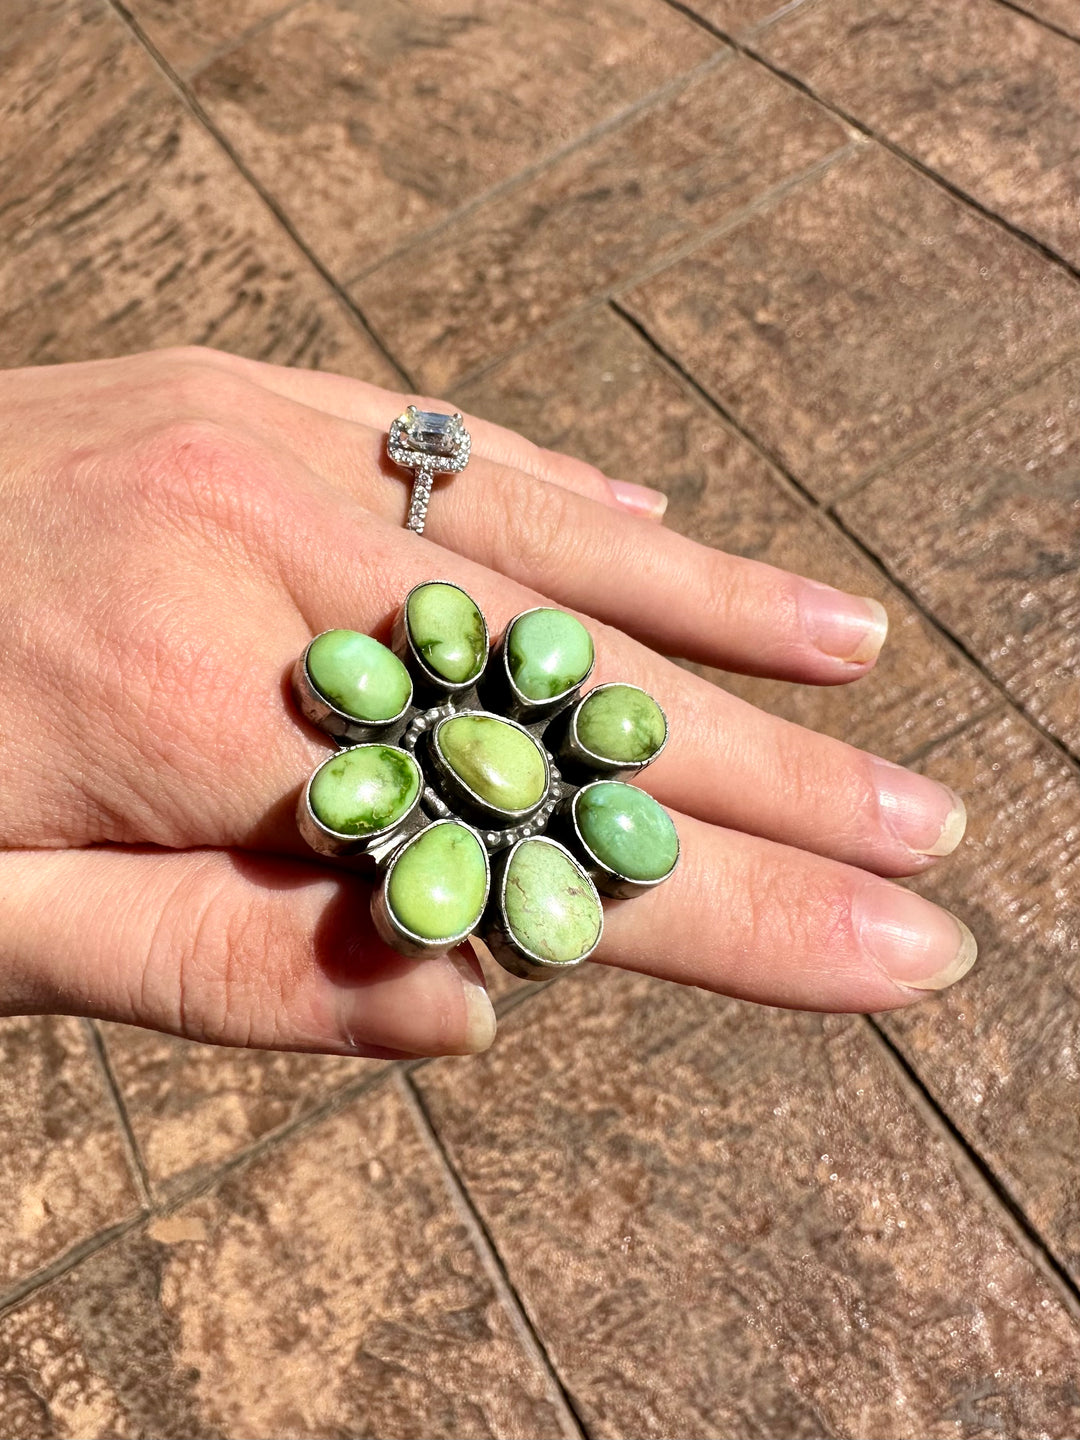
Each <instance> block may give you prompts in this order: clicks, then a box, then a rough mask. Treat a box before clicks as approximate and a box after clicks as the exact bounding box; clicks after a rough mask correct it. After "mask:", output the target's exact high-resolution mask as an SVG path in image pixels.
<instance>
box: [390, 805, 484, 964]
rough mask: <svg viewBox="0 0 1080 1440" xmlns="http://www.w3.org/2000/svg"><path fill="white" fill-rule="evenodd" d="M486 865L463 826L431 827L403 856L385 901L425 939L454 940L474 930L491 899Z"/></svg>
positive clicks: (477, 844)
mask: <svg viewBox="0 0 1080 1440" xmlns="http://www.w3.org/2000/svg"><path fill="white" fill-rule="evenodd" d="M487 888H488V887H487V864H486V861H485V858H484V851H483V848H482V846H481V844H480V841H479V840H478V839H477V837H476V836H475V835H474V834H473V832H472V831H471V830H467V829H466V828H465V826H464V825H458V824H457V823H456V822H450V823H449V824H446V825H432V826H431V827H430V828H429V829H427V830H422V831H421V832H420V834H419V835H417V836H416V838H415V839H414V840H410V841H409V843H408V844H407V845H406V846H405V848H404V849H403V850H402V851H401V853H400V854H399V855H398V858H397V860H396V861H395V863H394V868H393V870H392V871H391V872H390V881H389V884H388V885H387V887H386V900H387V904H388V905H389V907H390V910H391V912H392V913H393V915H394V916H395V918H396V919H397V920H398V921H399V922H400V924H402V925H403V926H404V927H405V929H406V930H411V931H412V933H413V934H414V935H420V936H422V937H423V939H425V940H452V939H453V938H454V937H455V936H456V935H462V934H464V933H465V932H466V931H469V930H471V929H472V928H473V927H474V926H475V925H476V924H477V922H478V921H479V919H480V915H481V913H482V912H483V909H484V905H485V903H486V901H487Z"/></svg>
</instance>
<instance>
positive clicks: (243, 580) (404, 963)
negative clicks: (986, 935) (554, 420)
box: [0, 350, 975, 1054]
mask: <svg viewBox="0 0 1080 1440" xmlns="http://www.w3.org/2000/svg"><path fill="white" fill-rule="evenodd" d="M405 403H406V399H405V397H402V396H399V395H394V394H392V393H390V392H388V391H384V390H379V389H377V388H375V387H374V386H370V385H364V384H361V383H359V382H357V381H353V380H348V379H344V378H341V377H338V376H332V375H320V374H314V373H310V372H300V371H291V370H285V369H278V368H275V367H272V366H267V365H260V364H257V363H255V362H251V361H245V360H240V359H237V358H235V357H232V356H228V355H223V354H217V353H215V352H212V351H201V350H184V351H176V350H174V351H163V352H159V353H156V354H152V355H140V356H133V357H130V358H127V359H123V360H112V361H104V362H95V363H92V364H83V365H68V366H60V367H55V368H49V369H37V370H21V371H11V372H7V373H5V374H2V375H0V462H2V472H0V473H2V474H3V477H4V478H3V481H2V486H3V491H2V494H3V509H2V511H0V555H2V558H3V564H2V568H0V616H2V630H0V634H2V635H3V637H4V640H3V654H4V685H3V687H2V690H0V846H2V847H3V848H2V850H0V954H2V955H3V957H4V958H3V962H2V969H0V1010H2V1011H3V1012H4V1013H22V1012H30V1011H63V1012H68V1013H75V1014H87V1015H96V1016H104V1017H108V1018H112V1019H119V1020H125V1021H129V1022H133V1023H136V1024H142V1025H148V1026H153V1027H156V1028H159V1029H162V1030H169V1031H174V1032H177V1033H180V1034H184V1035H187V1036H191V1037H193V1038H195V1039H199V1040H211V1041H217V1042H220V1043H224V1044H231V1045H253V1046H266V1047H277V1048H284V1049H308V1050H325V1051H334V1052H342V1053H356V1054H372V1053H378V1054H388V1053H399V1052H400V1053H410V1054H443V1053H460V1052H467V1051H471V1050H477V1049H482V1048H483V1047H484V1046H485V1045H486V1044H488V1043H490V1041H491V1038H492V1036H493V1034H494V1016H493V1014H492V1011H491V1007H490V1004H489V1002H488V1000H487V996H486V992H485V991H484V989H483V983H482V976H481V972H480V969H479V966H478V965H477V963H476V961H475V959H473V958H472V956H471V955H470V954H469V953H468V952H458V953H455V954H454V955H450V956H446V957H443V958H437V959H429V960H424V961H409V960H405V959H403V958H402V957H401V956H399V955H397V954H395V953H393V952H391V951H388V950H387V949H386V948H385V947H384V946H383V945H382V944H381V943H380V942H379V941H378V940H377V938H376V937H375V935H374V933H373V931H372V928H371V924H370V921H369V919H368V886H367V885H366V884H365V883H364V882H363V881H361V880H360V879H358V878H357V877H356V876H355V875H353V874H350V873H348V872H346V871H344V870H339V869H335V868H333V867H330V866H326V865H322V864H319V863H317V862H316V861H315V858H314V857H313V856H312V854H311V853H310V852H309V851H307V850H306V847H305V846H304V845H303V843H302V841H301V840H300V837H299V835H298V833H297V830H296V825H295V820H294V809H295V804H296V797H297V794H298V792H299V788H300V786H301V785H302V784H303V782H304V781H305V780H306V778H307V776H308V774H309V772H310V771H311V769H312V768H313V766H314V765H315V764H316V763H317V762H318V761H319V760H320V759H322V758H323V757H324V756H325V754H326V753H327V743H328V742H326V741H325V740H324V739H323V738H322V737H321V736H319V735H317V734H316V733H315V732H313V731H311V730H310V729H309V728H308V727H307V726H305V725H304V724H303V723H301V722H300V721H299V720H298V718H297V716H296V715H295V713H294V711H293V709H292V706H291V704H290V703H289V700H288V694H287V678H286V677H287V676H288V673H289V671H290V669H291V666H292V663H293V661H294V659H295V658H296V656H297V655H299V654H300V653H301V651H302V650H303V649H304V646H305V645H306V643H307V642H308V640H309V639H310V638H311V636H312V635H313V634H315V633H317V632H318V631H321V630H324V629H329V628H332V627H339V626H346V627H349V628H353V629H357V630H365V631H367V630H371V631H373V632H375V633H380V634H382V635H383V638H385V633H386V627H387V625H388V622H389V620H390V617H391V616H392V614H393V612H394V611H395V609H396V608H397V606H398V605H399V604H400V601H401V599H402V598H403V596H404V595H405V593H406V592H407V591H408V590H409V588H410V587H411V586H412V585H414V584H416V583H418V582H419V581H421V580H426V579H440V578H441V579H449V580H453V581H456V582H457V583H459V584H461V585H462V586H463V587H464V588H465V589H467V590H468V591H469V593H470V594H471V595H473V596H474V598H475V599H476V600H477V602H478V603H479V605H480V606H481V608H482V609H483V611H484V612H485V614H486V615H487V617H488V620H489V623H490V624H491V626H492V630H493V632H494V633H497V632H498V630H499V629H500V628H501V627H502V626H503V625H504V624H505V623H506V621H507V620H508V619H509V618H510V617H511V616H512V615H514V614H515V613H516V612H518V611H520V610H524V609H527V608H529V607H530V606H533V605H535V604H537V603H541V596H543V597H546V599H547V601H549V602H551V603H554V604H557V605H560V606H563V607H566V608H569V609H575V610H578V611H580V612H581V613H582V616H583V618H585V619H586V621H587V623H588V624H589V626H590V628H591V629H592V631H593V634H594V636H595V639H596V645H597V668H596V673H595V675H594V681H595V682H601V681H604V680H610V679H620V680H628V681H632V682H634V683H637V684H639V685H642V686H644V687H645V688H646V689H647V690H649V691H650V692H651V693H653V694H654V695H655V696H656V698H657V699H658V700H659V701H660V703H661V704H662V705H663V706H664V708H665V709H666V710H667V713H668V716H669V719H670V721H671V741H670V743H669V745H668V747H667V750H666V751H665V753H664V754H663V756H662V757H661V759H660V760H659V761H658V762H657V763H656V764H655V766H653V767H652V768H651V769H649V770H648V771H647V772H646V773H645V776H644V777H643V778H644V784H645V786H646V788H648V789H649V790H651V791H652V793H653V794H654V795H655V796H656V797H657V798H658V799H659V800H660V801H662V802H663V803H664V804H665V805H667V806H668V807H669V808H670V809H671V810H673V811H674V812H676V823H677V825H678V828H679V832H680V835H681V838H682V846H683V858H682V863H681V865H680V867H679V869H678V870H677V872H676V874H675V876H674V877H673V879H672V880H671V881H669V882H668V883H667V884H665V885H663V886H661V887H659V888H658V889H656V890H654V891H651V892H650V893H649V894H647V895H645V896H643V897H641V898H639V899H637V900H635V901H633V902H632V903H630V904H627V905H618V906H613V907H611V909H610V910H609V913H608V918H607V924H606V927H605V933H604V939H603V942H602V946H601V949H600V951H599V952H598V954H597V957H596V958H597V959H599V960H601V961H602V962H604V963H606V964H609V965H622V966H625V967H627V968H629V969H633V970H643V971H648V972H650V973H652V974H654V975H659V976H663V977H666V978H668V979H671V980H675V981H680V982H683V983H686V984H693V985H699V986H703V987H705V988H707V989H713V990H718V991H723V992H725V993H727V994H731V995H739V996H743V997H747V998H750V999H753V1000H760V1001H764V1002H767V1003H769V1004H773V1005H789V1006H799V1007H806V1008H814V1009H827V1010H887V1009H889V1008H892V1007H895V1006H901V1005H906V1004H908V1003H910V1002H911V1001H912V1000H915V999H917V998H918V997H919V995H920V993H921V992H923V991H925V990H928V989H937V988H940V987H942V986H945V985H948V984H949V983H951V982H952V981H953V980H955V979H957V978H958V977H959V976H960V975H961V974H963V973H964V971H965V970H966V969H967V968H968V967H969V966H970V964H971V962H972V961H973V959H974V954H975V946H974V941H973V940H972V939H971V936H970V933H969V932H968V931H967V930H966V929H965V928H964V927H963V926H962V925H961V924H960V922H959V921H957V920H956V919H955V918H954V917H952V916H951V915H949V914H948V913H947V912H945V911H943V910H940V909H938V908H937V907H935V906H934V905H932V904H930V903H929V902H928V901H926V900H923V899H922V898H920V897H919V896H916V895H914V894H911V893H910V892H908V891H905V890H903V889H900V888H899V887H897V886H894V885H892V884H890V883H889V882H888V881H887V880H886V879H882V878H879V877H882V876H900V875H909V874H914V873H916V872H919V871H921V870H923V869H925V868H926V867H927V866H929V865H931V864H933V863H934V859H935V857H937V856H941V855H944V854H947V853H948V852H949V851H950V850H951V849H953V848H954V847H955V845H956V844H957V842H958V841H959V839H960V836H961V834H962V832H963V825H964V819H963V807H962V805H961V804H960V802H959V801H958V800H957V798H956V797H955V796H954V795H953V794H952V793H951V792H950V791H948V790H946V789H944V788H943V787H940V786H938V785H936V784H935V783H934V782H932V781H930V780H927V779H925V778H923V777H921V776H918V775H914V774H911V773H909V772H907V771H905V770H901V769H899V768H898V767H896V766H892V765H889V764H886V763H885V762H883V761H880V760H876V759H874V758H872V757H871V756H869V755H866V754H863V753H862V752H860V751H857V750H854V749H852V748H850V747H848V746H846V745H843V744H841V743H839V742H838V741H836V740H832V739H828V738H825V737H823V736H820V735H815V734H813V733H811V732H809V731H806V730H803V729H800V728H799V727H797V726H794V725H791V724H789V723H787V722H784V721H782V720H779V719H776V718H774V717H772V716H769V715H767V714H763V713H761V712H759V711H757V710H755V709H754V708H753V707H752V706H750V705H747V704H745V703H744V702H742V701H740V700H738V699H736V698H734V697H733V696H731V695H729V694H727V693H725V692H723V691H721V690H719V689H716V688H715V687H713V686H711V685H709V684H708V683H706V682H705V681H703V680H701V679H699V678H697V677H695V676H693V675H691V674H689V673H687V672H686V671H684V670H683V669H681V668H679V667H677V666H676V665H674V664H672V663H671V662H670V661H668V660H665V659H663V658H661V656H660V655H659V654H658V653H657V651H662V652H665V653H670V654H677V655H680V656H684V657H687V658H689V659H692V660H696V661H702V662H706V663H708V664H711V665H717V666H722V667H724V668H727V669H732V670H741V671H746V672H750V673H754V674H759V675H772V676H779V677H783V678H785V679H789V680H799V681H803V682H809V683H812V684H821V685H834V684H841V683H844V682H847V681H850V680H854V679H858V677H859V676H861V675H862V674H864V673H865V672H866V671H867V670H868V669H869V668H870V667H871V666H872V665H873V662H874V660H875V658H876V656H877V652H878V650H879V648H880V645H881V642H882V640H883V639H884V633H885V620H884V613H883V612H882V611H881V608H880V606H877V605H875V604H874V602H872V601H867V600H862V599H859V598H857V597H853V596H849V595H845V594H842V593H840V592H838V591H835V590H831V589H829V588H827V587H825V586H822V585H819V584H815V583H812V582H810V581H807V580H802V579H799V578H797V577H795V576H793V575H789V574H786V573H784V572H783V571H779V570H775V569H772V568H770V567H769V566H766V565H761V564H758V563H756V562H753V561H749V560H742V559H736V558H734V557H732V556H728V555H724V554H720V553H718V552H716V551H713V550H710V549H707V548H705V547H703V546H699V545H697V544H695V543H694V542H692V541H690V540H687V539H684V538H682V537H680V536H678V535H675V534H672V533H669V532H668V531H666V530H664V529H663V528H661V527H660V526H658V525H656V524H654V523H652V521H651V520H650V519H649V518H647V515H645V514H642V513H633V512H634V510H635V509H636V510H638V511H642V510H647V509H648V506H649V496H648V494H646V495H645V496H644V498H643V496H642V494H641V492H639V491H638V490H637V489H636V488H635V487H626V486H619V485H615V486H614V487H613V485H612V483H609V482H608V481H607V480H605V479H604V477H603V476H602V475H601V474H600V473H599V472H598V471H596V470H594V469H592V468H591V467H590V466H587V465H584V464H582V463H580V462H578V461H574V460H570V459H567V458H565V457H563V456H559V455H555V454H552V453H550V452H546V451H543V450H540V449H538V448H537V447H535V446H533V445H531V444H530V443H529V442H527V441H525V440H523V439H521V438H520V437H518V436H516V435H513V434H511V433H510V432H508V431H505V430H502V429H500V428H498V427H496V426H494V425H490V424H486V423H484V422H482V421H479V420H471V419H470V420H468V422H467V423H468V425H469V428H470V429H471V431H472V433H473V437H474V451H473V459H472V461H471V463H470V465H469V467H468V469H467V470H466V471H465V473H464V474H463V475H461V476H459V477H457V478H456V479H454V480H452V481H449V482H444V483H441V484H439V485H437V487H436V490H435V494H434V497H433V500H432V505H431V510H430V514H429V519H428V529H427V532H426V534H425V536H424V537H423V538H420V537H417V536H415V535H412V534H409V533H408V532H406V531H405V530H404V529H403V528H402V519H403V516H404V513H405V510H406V507H407V503H408V484H407V481H406V480H405V479H404V478H403V477H402V476H401V475H400V474H398V473H397V472H396V471H395V470H394V469H393V467H392V466H389V465H388V463H387V462H386V461H385V459H384V436H385V431H386V429H387V427H388V425H389V422H390V420H392V419H393V418H394V416H395V415H396V414H397V413H399V411H400V410H401V409H402V408H403V406H404V404H405ZM538 592H539V593H538ZM598 621H599V622H603V623H600V624H598V623H596V622H598ZM609 627H617V628H609Z"/></svg>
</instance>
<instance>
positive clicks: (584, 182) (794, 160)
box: [353, 60, 848, 390]
mask: <svg viewBox="0 0 1080 1440" xmlns="http://www.w3.org/2000/svg"><path fill="white" fill-rule="evenodd" d="M847 138H848V137H847V135H846V133H845V132H844V131H843V130H842V129H841V128H840V127H839V126H838V125H836V124H835V123H834V122H833V121H832V120H830V119H829V118H828V117H827V116H826V115H825V114H824V113H823V112H822V111H821V110H820V109H818V108H817V107H815V106H813V105H811V104H810V102H809V101H806V100H804V99H803V98H802V97H801V96H799V95H797V94H795V93H794V92H793V91H792V90H790V89H789V88H787V87H786V86H784V85H782V84H780V82H779V81H774V80H772V79H771V78H770V77H769V76H768V75H766V74H764V72H762V71H761V70H760V69H759V68H755V67H754V66H753V65H751V64H750V63H749V62H746V61H724V60H722V61H721V63H720V65H719V68H717V69H715V70H710V71H709V72H707V73H706V74H705V75H703V76H700V77H699V78H698V79H696V80H694V81H692V82H690V83H689V84H688V85H687V86H686V87H685V89H683V90H681V91H680V92H679V93H678V94H677V95H675V96H674V97H672V98H671V99H669V100H666V101H664V102H663V103H662V104H658V105H655V106H651V107H650V108H649V109H647V110H646V111H644V113H642V114H641V115H639V116H637V117H636V118H635V119H633V120H632V121H630V122H629V123H627V124H625V125H621V126H619V127H618V128H617V129H616V130H614V131H612V132H609V133H608V134H606V135H604V136H602V137H601V138H600V139H599V140H597V141H596V142H594V143H593V144H592V145H589V146H587V147H586V148H584V149H582V150H577V151H574V152H573V153H572V154H570V155H568V156H566V157H565V158H564V159H563V160H561V161H559V162H557V163H556V164H555V165H553V166H552V167H550V168H549V169H546V170H544V171H542V172H541V173H540V174H539V175H537V176H536V177H535V178H533V179H531V180H528V181H527V182H526V183H524V184H522V185H519V186H517V187H516V188H515V189H514V190H513V192H512V193H510V194H501V195H499V196H497V197H496V198H494V199H492V200H490V201H488V203H487V204H484V205H481V206H480V207H479V209H477V210H475V211H472V212H471V213H469V214H468V215H466V216H465V217H464V218H463V219H461V220H459V221H458V222H457V223H455V224H452V225H451V226H449V228H447V229H445V230H443V231H442V232H440V234H439V235H438V236H437V237H436V238H435V239H433V240H432V241H430V242H422V243H420V244H419V245H417V246H414V247H410V248H408V249H406V250H405V251H404V252H403V253H402V254H401V255H399V256H397V257H395V258H394V259H392V260H390V261H388V262H387V263H386V264H385V265H383V266H381V267H380V268H379V269H378V270H376V271H375V272H374V274H371V275H369V276H367V277H366V278H364V279H362V280H361V281H360V282H359V283H358V284H357V285H356V286H354V287H353V293H354V294H355V295H356V297H357V299H358V301H359V303H360V306H361V308H362V309H363V310H364V312H365V314H367V315H368V316H369V318H370V319H371V320H372V321H373V323H374V324H375V325H376V327H377V328H378V329H379V330H380V331H381V332H382V333H383V334H385V335H388V336H391V337H392V343H393V345H394V347H395V350H396V352H397V353H399V354H400V355H401V357H402V358H403V359H404V361H405V363H406V365H407V366H408V367H410V368H411V369H412V370H413V372H414V373H416V374H419V375H422V376H423V381H424V384H426V385H427V386H428V387H429V388H431V389H434V390H441V389H442V388H443V387H445V386H446V385H448V384H449V383H451V381H452V380H453V379H454V377H455V376H458V375H461V374H463V373H465V372H466V371H469V370H472V369H475V368H476V367H477V366H479V365H481V364H483V363H484V362H486V361H488V360H490V359H492V358H493V357H494V356H496V355H498V354H500V353H501V352H503V351H506V350H510V349H513V348H515V347H517V346H519V345H521V344H522V343H523V342H524V341H525V340H527V339H528V338H529V336H530V335H531V334H535V333H536V332H537V331H538V330H541V329H543V328H544V327H545V326H546V325H550V324H551V323H552V322H553V321H554V320H556V319H557V318H558V317H559V316H560V315H561V314H563V313H565V312H566V311H568V310H573V309H576V308H577V307H578V306H580V305H581V304H582V303H583V302H585V301H587V300H588V299H589V298H590V297H591V296H593V295H597V294H600V293H603V292H604V291H605V290H608V289H609V288H610V287H611V286H613V285H616V284H620V283H625V282H626V281H628V280H629V279H630V278H631V277H632V276H634V275H635V274H636V273H639V272H641V271H642V270H643V269H648V268H653V267H657V266H659V265H661V264H662V263H663V262H664V260H665V259H666V258H668V257H670V256H671V255H673V254H674V253H675V252H676V251H677V250H678V249H679V247H681V246H685V245H686V244H687V243H688V242H692V241H693V239H694V237H695V236H696V235H698V234H699V233H700V232H701V231H702V230H703V229H705V228H707V227H709V226H711V225H715V224H717V223H718V222H720V221H722V220H723V219H724V218H725V217H727V216H729V215H732V214H733V213H735V212H736V211H738V210H739V209H740V208H741V207H743V206H745V205H747V204H748V203H749V202H750V201H752V200H753V199H754V198H755V197H756V196H759V195H761V194H763V193H764V192H765V191H767V190H769V189H770V187H772V186H775V185H777V184H779V183H781V182H782V181H784V180H785V179H788V178H790V177H791V176H793V175H796V174H798V173H799V172H801V171H805V170H806V169H807V168H808V167H809V166H811V165H813V164H814V163H815V162H817V161H820V160H821V159H822V158H823V157H824V156H826V155H828V154H830V153H836V152H837V151H838V150H840V149H841V148H842V147H843V146H844V145H845V144H846V143H847ZM405 293H408V295H409V297H410V298H409V302H408V304H405V305H403V304H402V296H403V294H405Z"/></svg>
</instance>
